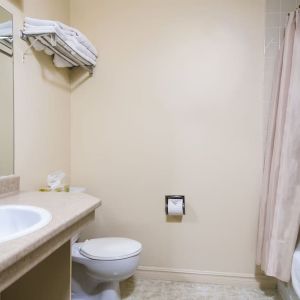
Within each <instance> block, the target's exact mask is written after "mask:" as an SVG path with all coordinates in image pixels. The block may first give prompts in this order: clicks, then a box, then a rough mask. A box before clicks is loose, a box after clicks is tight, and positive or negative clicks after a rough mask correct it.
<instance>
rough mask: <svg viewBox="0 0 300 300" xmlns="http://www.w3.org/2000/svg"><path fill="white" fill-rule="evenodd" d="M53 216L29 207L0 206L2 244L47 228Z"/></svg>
mask: <svg viewBox="0 0 300 300" xmlns="http://www.w3.org/2000/svg"><path fill="white" fill-rule="evenodd" d="M51 219H52V216H51V214H50V213H49V212H48V211H47V210H45V209H43V208H40V207H36V206H29V205H0V243H2V242H5V241H9V240H13V239H16V238H19V237H22V236H24V235H27V234H29V233H32V232H34V231H36V230H38V229H41V228H42V227H44V226H46V225H47V224H48V223H49V222H50V221H51Z"/></svg>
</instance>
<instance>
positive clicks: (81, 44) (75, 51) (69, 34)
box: [23, 17, 98, 68]
mask: <svg viewBox="0 0 300 300" xmlns="http://www.w3.org/2000/svg"><path fill="white" fill-rule="evenodd" d="M23 33H24V34H25V35H26V34H27V35H34V34H48V33H50V34H56V35H57V36H58V37H59V39H57V43H58V44H59V45H60V46H62V47H64V43H66V44H67V45H68V46H69V47H70V48H71V49H72V55H73V56H74V57H76V59H77V60H79V61H80V62H82V64H83V65H91V66H96V60H97V57H98V53H97V50H96V48H95V47H94V46H93V44H92V43H91V42H90V41H89V40H88V38H87V37H86V36H85V35H84V34H82V33H81V32H80V31H79V30H77V29H75V28H72V27H70V26H67V25H65V24H63V23H61V22H57V21H50V20H40V19H34V18H29V17H26V18H25V21H24V30H23ZM29 40H30V41H31V42H32V43H33V47H34V48H35V49H36V50H38V51H44V52H45V53H46V54H48V55H54V58H53V62H54V64H55V65H56V66H57V67H61V68H64V67H74V66H78V65H79V64H77V63H74V62H73V61H71V60H70V59H68V57H67V56H64V55H58V54H57V53H56V52H55V51H53V48H52V47H51V37H50V36H48V37H47V36H45V38H44V39H39V40H38V42H34V38H32V37H29ZM49 45H50V47H49Z"/></svg>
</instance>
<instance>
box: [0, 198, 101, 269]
mask: <svg viewBox="0 0 300 300" xmlns="http://www.w3.org/2000/svg"><path fill="white" fill-rule="evenodd" d="M5 204H19V205H21V204H22V205H33V206H38V207H42V208H44V209H47V210H48V211H49V212H50V213H51V214H52V220H51V221H50V223H49V224H48V225H46V226H45V227H43V228H41V229H39V230H37V231H35V232H33V233H30V234H28V235H25V236H23V237H21V238H17V239H15V240H11V241H7V242H3V243H0V272H2V271H3V270H5V269H6V268H8V267H10V266H11V265H13V264H14V263H16V262H17V261H18V260H20V259H21V258H23V257H25V256H26V255H28V254H29V253H30V252H32V251H34V250H35V249H37V248H38V247H39V246H41V245H42V244H44V243H45V242H47V241H49V240H50V239H51V238H53V237H54V236H56V235H57V234H59V233H60V232H62V231H64V230H65V229H67V228H68V227H70V226H72V225H73V224H74V223H76V222H77V221H79V220H80V219H82V218H83V217H85V216H87V215H88V214H89V213H91V212H93V211H94V210H95V209H96V208H97V207H99V206H100V205H101V201H100V200H99V199H97V198H95V197H93V196H90V195H87V194H81V193H56V192H45V193H42V192H20V193H18V194H15V195H11V196H8V197H3V198H0V205H5Z"/></svg>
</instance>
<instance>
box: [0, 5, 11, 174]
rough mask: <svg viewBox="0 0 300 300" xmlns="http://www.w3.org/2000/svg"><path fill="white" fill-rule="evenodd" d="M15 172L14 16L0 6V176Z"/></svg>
mask: <svg viewBox="0 0 300 300" xmlns="http://www.w3.org/2000/svg"><path fill="white" fill-rule="evenodd" d="M13 173H14V92H13V17H12V15H11V14H10V13H9V12H8V11H7V10H5V9H4V8H3V7H1V6H0V176H5V175H10V174H13Z"/></svg>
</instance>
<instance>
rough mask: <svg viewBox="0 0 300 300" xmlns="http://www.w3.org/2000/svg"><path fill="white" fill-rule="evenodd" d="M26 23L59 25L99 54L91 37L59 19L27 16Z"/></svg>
mask: <svg viewBox="0 0 300 300" xmlns="http://www.w3.org/2000/svg"><path fill="white" fill-rule="evenodd" d="M25 24H28V25H32V26H57V27H59V28H60V29H61V30H62V31H63V33H64V34H65V35H69V36H74V37H75V38H76V39H77V40H78V42H79V43H80V44H82V45H83V46H85V47H86V48H87V49H88V50H89V51H90V52H91V53H92V54H94V55H95V56H96V57H97V56H98V53H97V50H96V48H95V47H94V45H93V44H92V43H91V42H90V41H89V39H88V38H87V37H86V36H85V35H84V34H83V33H81V32H80V31H79V30H77V29H75V28H73V27H70V26H67V25H65V24H63V23H61V22H57V21H51V20H41V19H34V18H29V17H26V18H25Z"/></svg>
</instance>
